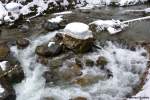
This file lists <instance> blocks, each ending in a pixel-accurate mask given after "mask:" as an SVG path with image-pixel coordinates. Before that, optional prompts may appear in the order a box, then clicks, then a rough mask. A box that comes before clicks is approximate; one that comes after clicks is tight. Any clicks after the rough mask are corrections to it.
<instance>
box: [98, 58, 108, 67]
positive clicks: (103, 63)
mask: <svg viewBox="0 0 150 100" xmlns="http://www.w3.org/2000/svg"><path fill="white" fill-rule="evenodd" d="M107 63H108V61H107V59H106V58H105V57H102V56H100V57H99V58H98V59H97V60H96V65H97V66H99V65H100V66H102V67H104V66H105V65H107Z"/></svg>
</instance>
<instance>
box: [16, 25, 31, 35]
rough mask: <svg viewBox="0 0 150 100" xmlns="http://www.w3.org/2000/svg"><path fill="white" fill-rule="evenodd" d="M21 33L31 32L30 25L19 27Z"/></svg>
mask: <svg viewBox="0 0 150 100" xmlns="http://www.w3.org/2000/svg"><path fill="white" fill-rule="evenodd" d="M18 28H19V31H20V32H23V33H26V32H28V31H29V26H28V25H21V26H19V27H18Z"/></svg>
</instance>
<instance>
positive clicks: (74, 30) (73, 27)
mask: <svg viewBox="0 0 150 100" xmlns="http://www.w3.org/2000/svg"><path fill="white" fill-rule="evenodd" d="M93 41H94V39H93V34H92V32H91V31H90V30H89V26H88V25H86V24H84V23H80V22H73V23H69V24H68V25H66V27H65V28H64V32H63V44H64V45H65V46H66V47H67V48H69V49H71V50H73V51H75V52H77V53H83V52H86V51H89V49H91V46H92V44H93Z"/></svg>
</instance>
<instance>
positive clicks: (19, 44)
mask: <svg viewBox="0 0 150 100" xmlns="http://www.w3.org/2000/svg"><path fill="white" fill-rule="evenodd" d="M16 44H17V47H18V48H19V49H24V48H26V47H27V46H28V45H29V44H30V42H29V40H28V39H25V38H21V39H18V40H17V41H16Z"/></svg>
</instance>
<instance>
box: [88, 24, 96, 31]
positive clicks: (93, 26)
mask: <svg viewBox="0 0 150 100" xmlns="http://www.w3.org/2000/svg"><path fill="white" fill-rule="evenodd" d="M89 29H90V30H91V31H92V32H97V25H96V24H90V25H89Z"/></svg>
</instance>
